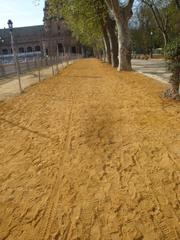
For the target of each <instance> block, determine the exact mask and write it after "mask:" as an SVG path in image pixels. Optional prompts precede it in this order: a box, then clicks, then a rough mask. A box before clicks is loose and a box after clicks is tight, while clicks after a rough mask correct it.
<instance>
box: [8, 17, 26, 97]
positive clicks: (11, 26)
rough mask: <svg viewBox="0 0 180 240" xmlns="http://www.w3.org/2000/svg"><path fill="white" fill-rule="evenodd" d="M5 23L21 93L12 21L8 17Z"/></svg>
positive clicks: (20, 87)
mask: <svg viewBox="0 0 180 240" xmlns="http://www.w3.org/2000/svg"><path fill="white" fill-rule="evenodd" d="M7 24H8V27H9V32H10V36H11V48H12V53H13V57H14V63H15V66H16V72H17V77H18V81H19V90H20V92H21V93H22V92H23V90H22V86H21V78H20V70H19V64H18V59H17V54H16V49H15V46H14V37H13V22H12V21H11V20H10V19H9V20H8V22H7Z"/></svg>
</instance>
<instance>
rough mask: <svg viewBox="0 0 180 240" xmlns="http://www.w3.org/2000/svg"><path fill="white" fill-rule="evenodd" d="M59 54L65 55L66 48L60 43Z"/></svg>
mask: <svg viewBox="0 0 180 240" xmlns="http://www.w3.org/2000/svg"><path fill="white" fill-rule="evenodd" d="M58 52H59V53H63V52H64V48H63V45H62V43H58Z"/></svg>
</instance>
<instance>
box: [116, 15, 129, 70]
mask: <svg viewBox="0 0 180 240" xmlns="http://www.w3.org/2000/svg"><path fill="white" fill-rule="evenodd" d="M128 22H129V20H128V19H127V18H121V19H117V20H116V24H117V29H118V46H119V48H118V57H119V66H118V71H120V70H123V71H131V70H132V66H131V40H130V33H129V27H128Z"/></svg>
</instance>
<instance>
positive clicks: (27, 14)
mask: <svg viewBox="0 0 180 240" xmlns="http://www.w3.org/2000/svg"><path fill="white" fill-rule="evenodd" d="M36 2H39V4H37V3H36ZM43 8H44V0H39V1H36V0H0V28H4V27H5V28H7V27H8V26H7V21H8V19H11V20H12V21H13V26H14V27H24V26H33V25H40V24H43V21H42V20H43V15H44V13H43Z"/></svg>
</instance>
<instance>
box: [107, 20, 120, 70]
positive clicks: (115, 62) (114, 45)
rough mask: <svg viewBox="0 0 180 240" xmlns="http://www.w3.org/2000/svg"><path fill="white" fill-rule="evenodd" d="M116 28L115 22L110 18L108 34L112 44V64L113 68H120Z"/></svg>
mask: <svg viewBox="0 0 180 240" xmlns="http://www.w3.org/2000/svg"><path fill="white" fill-rule="evenodd" d="M115 26H116V23H115V21H114V20H112V19H110V18H109V19H108V22H107V33H108V37H109V43H110V52H111V64H112V66H113V67H118V63H119V60H118V40H117V36H116V33H115Z"/></svg>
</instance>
